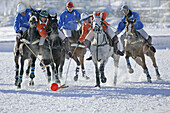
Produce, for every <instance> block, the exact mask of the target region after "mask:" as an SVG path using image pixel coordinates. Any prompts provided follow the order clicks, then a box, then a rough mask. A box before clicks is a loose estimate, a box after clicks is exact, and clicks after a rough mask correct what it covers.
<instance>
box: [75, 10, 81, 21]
mask: <svg viewBox="0 0 170 113" xmlns="http://www.w3.org/2000/svg"><path fill="white" fill-rule="evenodd" d="M80 18H81V14H80V13H79V12H78V11H77V10H76V19H77V20H80Z"/></svg>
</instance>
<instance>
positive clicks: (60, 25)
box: [58, 13, 65, 29]
mask: <svg viewBox="0 0 170 113" xmlns="http://www.w3.org/2000/svg"><path fill="white" fill-rule="evenodd" d="M64 17H65V15H64V14H63V13H62V14H61V16H60V19H59V21H58V25H59V29H60V28H61V27H62V26H63V22H64Z"/></svg>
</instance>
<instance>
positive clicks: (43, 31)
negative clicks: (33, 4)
mask: <svg viewBox="0 0 170 113" xmlns="http://www.w3.org/2000/svg"><path fill="white" fill-rule="evenodd" d="M48 21H49V19H48V12H47V11H46V10H42V11H41V12H40V18H39V21H38V24H37V30H38V32H39V34H40V36H41V38H40V42H39V45H40V52H41V51H42V49H43V47H42V45H44V42H45V39H46V40H47V41H48V43H49V44H50V41H49V36H48V33H47V24H48ZM58 32H59V37H60V38H61V40H62V41H64V42H65V43H67V44H68V39H67V38H66V37H65V36H64V34H63V33H62V32H61V31H60V30H59V29H58ZM66 46H67V45H66ZM66 49H67V48H66Z"/></svg>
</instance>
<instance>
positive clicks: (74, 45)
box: [71, 43, 86, 48]
mask: <svg viewBox="0 0 170 113" xmlns="http://www.w3.org/2000/svg"><path fill="white" fill-rule="evenodd" d="M71 47H80V48H85V47H86V46H85V45H82V44H79V45H78V44H77V43H72V44H71Z"/></svg>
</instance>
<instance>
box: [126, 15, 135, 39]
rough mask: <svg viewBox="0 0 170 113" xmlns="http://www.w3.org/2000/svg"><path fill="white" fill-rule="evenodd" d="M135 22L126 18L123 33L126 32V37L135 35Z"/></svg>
mask: <svg viewBox="0 0 170 113" xmlns="http://www.w3.org/2000/svg"><path fill="white" fill-rule="evenodd" d="M135 22H136V18H135V19H134V20H131V19H129V18H128V17H126V21H125V23H126V27H125V31H126V37H127V36H129V35H131V36H133V35H134V33H135V26H134V23H135Z"/></svg>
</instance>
